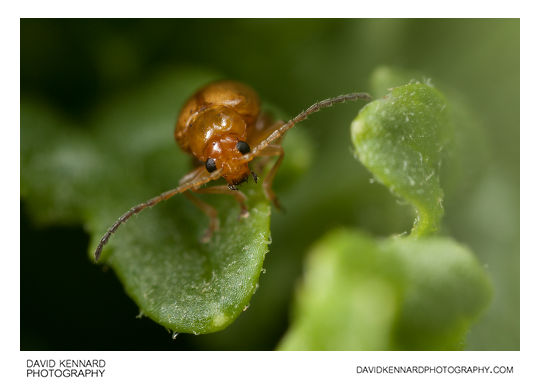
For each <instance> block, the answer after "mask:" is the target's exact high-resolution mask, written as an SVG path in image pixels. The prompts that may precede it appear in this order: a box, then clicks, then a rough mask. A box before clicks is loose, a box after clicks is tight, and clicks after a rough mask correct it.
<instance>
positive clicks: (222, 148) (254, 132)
mask: <svg viewBox="0 0 540 384" xmlns="http://www.w3.org/2000/svg"><path fill="white" fill-rule="evenodd" d="M359 99H361V100H370V99H371V97H370V96H369V95H368V94H367V93H349V94H346V95H341V96H336V97H333V98H330V99H326V100H322V101H320V102H318V103H315V104H313V105H312V106H311V107H309V108H308V109H306V110H305V111H303V112H301V113H300V114H299V115H297V116H296V117H295V118H293V119H291V120H289V121H288V122H287V123H284V122H282V121H277V122H273V121H272V120H271V119H270V118H269V117H268V116H267V115H266V114H264V113H261V111H260V103H259V97H258V96H257V93H256V92H255V91H254V90H253V89H252V88H250V87H249V86H247V85H245V84H241V83H238V82H235V81H217V82H213V83H210V84H208V85H206V86H205V87H203V88H202V89H200V90H199V91H197V92H196V93H195V94H194V95H193V96H192V97H191V98H190V99H189V100H188V101H187V102H186V103H185V105H184V107H183V108H182V110H181V111H180V114H179V116H178V122H177V124H176V129H175V132H174V137H175V139H176V142H177V143H178V145H179V146H180V148H182V149H183V150H184V151H186V152H188V153H190V154H191V155H192V156H193V157H194V158H195V159H197V160H198V161H199V162H200V163H202V164H203V165H201V166H199V167H197V168H195V169H194V170H193V171H191V172H190V173H188V174H187V175H185V176H184V177H183V178H182V179H181V180H180V182H179V185H178V187H176V188H174V189H171V190H169V191H166V192H163V193H162V194H160V195H158V196H156V197H153V198H152V199H150V200H148V201H146V202H144V203H141V204H139V205H136V206H134V207H132V208H131V209H130V210H128V211H127V212H126V213H124V214H123V215H122V216H120V217H119V218H118V220H116V221H115V222H114V224H113V225H112V226H111V227H110V228H109V229H108V230H107V232H106V233H105V235H103V237H102V238H101V240H100V242H99V244H98V246H97V248H96V251H95V253H94V256H95V259H96V261H97V260H98V259H99V256H100V255H101V251H102V250H103V247H104V246H105V244H106V243H107V242H108V241H109V238H110V237H111V235H112V234H113V233H114V232H116V230H117V229H118V227H119V226H120V225H121V224H122V223H124V222H126V221H127V220H128V219H129V218H130V217H131V216H133V215H134V214H136V213H138V212H140V211H142V210H143V209H145V208H148V207H152V206H154V205H156V204H158V203H159V202H161V201H163V200H166V199H168V198H170V197H172V196H174V195H176V194H178V193H183V192H188V193H187V194H186V196H187V197H188V198H189V199H190V200H191V201H193V202H194V203H195V204H196V205H197V206H198V207H199V208H200V209H201V210H202V211H203V212H204V213H205V214H206V215H207V216H208V217H209V218H210V225H209V227H208V230H207V231H206V233H205V235H204V236H203V238H202V239H201V241H203V242H206V241H208V240H210V238H211V236H212V234H213V232H214V231H216V230H217V229H218V227H219V220H218V215H217V212H216V210H215V209H214V208H213V207H212V206H210V205H209V204H207V203H205V202H203V201H202V200H200V199H199V198H197V197H196V196H195V195H194V194H192V193H191V192H195V193H222V194H228V195H231V196H233V197H234V198H235V199H236V200H237V201H238V203H239V204H240V207H241V214H240V215H241V217H247V216H248V210H247V207H246V205H245V201H246V196H245V195H244V194H243V193H242V192H241V191H239V190H238V188H237V185H238V184H240V183H242V182H244V181H246V180H247V179H248V177H249V175H250V173H251V174H252V175H253V179H254V180H255V182H256V181H257V175H256V174H255V173H254V172H253V171H251V170H250V168H249V164H250V162H251V161H252V160H253V159H254V158H255V157H271V156H279V157H278V159H277V161H276V162H275V163H274V165H273V166H272V168H271V169H270V170H269V171H268V173H267V174H266V176H265V179H264V181H263V190H264V193H265V195H266V197H267V198H268V199H269V200H270V201H272V202H273V203H274V205H276V206H277V207H278V208H279V203H278V201H277V198H276V196H275V194H274V192H273V191H272V181H273V179H274V176H275V174H276V172H277V170H278V168H279V166H280V164H281V162H282V160H283V156H284V152H283V148H282V147H281V145H280V144H279V143H278V141H279V140H278V139H279V138H281V137H282V136H283V135H284V134H285V132H287V131H288V130H289V129H290V128H292V127H293V126H294V125H296V124H297V123H299V122H301V121H303V120H305V119H306V118H307V117H308V116H309V115H311V114H312V113H315V112H317V111H319V110H320V109H322V108H326V107H330V106H332V105H334V104H335V103H341V102H345V101H353V100H359ZM220 177H223V178H224V179H225V180H226V182H227V185H219V186H211V187H207V188H201V186H202V185H204V184H206V183H208V182H210V181H212V180H217V179H219V178H220Z"/></svg>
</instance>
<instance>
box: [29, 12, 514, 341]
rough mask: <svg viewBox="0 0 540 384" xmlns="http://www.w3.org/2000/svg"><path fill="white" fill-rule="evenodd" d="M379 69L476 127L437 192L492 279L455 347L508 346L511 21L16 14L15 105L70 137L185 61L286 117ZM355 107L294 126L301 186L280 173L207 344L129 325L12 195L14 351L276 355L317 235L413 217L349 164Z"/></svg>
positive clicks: (131, 319)
mask: <svg viewBox="0 0 540 384" xmlns="http://www.w3.org/2000/svg"><path fill="white" fill-rule="evenodd" d="M381 65H390V66H396V67H401V68H405V69H411V70H416V71H419V72H421V73H424V74H426V75H427V76H429V77H430V78H432V79H433V82H434V83H435V85H436V86H439V85H440V86H441V88H442V89H443V90H445V91H447V92H450V93H452V94H454V93H455V94H457V95H459V97H460V99H461V102H462V103H464V104H466V105H467V106H468V107H469V109H470V110H471V111H472V112H473V113H474V114H475V118H476V119H477V120H478V122H479V124H480V125H481V127H483V131H482V132H480V133H475V134H476V138H477V139H478V137H480V140H481V144H482V145H481V146H478V147H475V146H471V148H470V153H467V154H464V155H465V156H468V157H470V159H473V161H474V159H476V158H477V159H478V164H479V169H478V170H477V173H476V174H475V175H474V177H473V178H467V179H466V180H468V181H467V185H459V188H457V191H453V192H452V193H450V194H449V195H448V196H447V200H446V209H447V213H446V217H445V219H444V222H443V227H444V230H443V232H444V233H446V234H449V235H450V236H452V237H454V238H455V239H456V240H458V241H460V242H462V243H464V244H466V245H468V246H469V247H470V248H471V249H472V250H473V251H474V252H475V253H476V255H477V257H478V258H479V259H480V261H481V263H482V264H483V265H484V267H485V268H486V270H487V272H488V273H489V275H490V277H491V279H492V281H493V285H494V298H493V302H492V304H491V306H490V308H489V309H488V311H486V313H485V314H484V315H483V316H482V317H481V319H480V320H479V321H478V323H477V324H476V325H475V326H474V327H473V328H472V329H471V331H470V333H469V335H468V337H467V344H466V348H467V349H473V350H508V349H509V350H514V349H519V20H419V19H415V20H381V19H379V20H196V19H195V20H39V19H34V20H30V19H24V20H21V99H22V100H33V101H36V100H37V101H38V102H39V103H41V104H43V105H46V106H47V108H50V109H51V110H54V111H56V113H58V114H59V115H60V116H62V117H63V118H66V119H68V120H70V121H72V122H73V123H74V124H73V126H74V127H78V129H85V127H86V126H88V124H89V122H91V121H93V119H94V118H95V112H96V110H98V108H100V107H102V106H103V105H106V104H107V102H108V101H109V100H113V99H118V98H122V97H123V96H125V95H129V94H130V93H131V92H133V91H135V90H137V89H141V88H143V87H144V86H146V85H148V84H153V83H156V82H159V81H162V82H165V81H167V76H168V75H167V74H168V73H171V72H173V71H175V70H176V69H177V68H181V67H186V66H188V67H197V68H204V69H209V70H213V71H216V72H218V73H221V74H222V75H223V76H224V77H228V78H232V79H236V80H240V81H243V82H245V83H247V84H250V85H251V86H252V87H253V88H255V89H256V90H257V91H258V92H259V94H260V96H261V98H262V99H263V100H264V101H265V102H269V103H271V104H273V105H276V106H278V107H279V108H281V109H282V110H283V111H284V112H285V113H286V114H287V115H290V116H292V115H294V114H296V113H297V112H299V111H301V110H302V109H304V108H305V107H307V106H308V105H310V104H311V103H312V102H314V101H316V100H319V99H323V98H326V97H329V96H334V95H337V94H341V93H345V92H350V91H369V90H370V89H369V88H370V81H369V78H370V75H371V73H372V72H373V70H375V69H376V68H377V67H379V66H381ZM183 101H184V100H178V108H180V107H181V104H182V102H183ZM358 109H359V106H358V105H351V104H349V105H343V106H339V107H336V108H333V109H332V110H329V111H326V112H321V113H320V114H318V115H316V116H313V117H312V118H311V119H310V120H309V122H308V123H306V124H305V126H306V132H309V138H310V140H311V145H312V148H313V158H312V162H311V164H310V166H309V167H308V169H307V170H306V172H305V173H303V174H301V175H298V177H297V178H290V177H289V178H282V180H281V181H280V180H279V175H278V177H277V181H276V182H277V183H278V187H279V188H278V191H280V199H281V201H282V202H283V204H284V205H285V206H286V207H287V208H288V210H287V213H286V214H281V213H279V212H274V214H273V215H272V240H273V243H272V245H271V246H270V253H269V254H268V255H267V258H266V260H265V268H266V273H265V274H263V275H261V278H260V282H259V284H260V288H259V290H258V291H257V293H256V294H255V295H254V297H253V299H252V301H251V305H250V309H249V310H248V311H246V312H245V313H244V314H242V315H241V316H240V317H239V318H238V319H237V321H236V322H235V323H234V324H233V325H232V326H231V327H229V328H228V329H227V330H225V331H223V332H219V333H216V334H210V335H202V336H192V335H180V336H178V337H177V338H176V340H172V338H171V337H170V336H168V335H167V333H166V331H165V329H164V328H162V327H161V326H159V325H157V324H155V323H153V322H152V321H150V320H148V319H146V318H142V319H137V318H135V316H136V315H137V314H138V309H137V307H136V305H135V304H134V303H133V302H132V301H131V300H130V299H129V298H128V297H127V296H126V295H125V294H124V292H123V289H122V286H121V285H120V283H119V282H118V281H117V279H116V277H115V276H114V274H113V273H112V272H111V271H108V272H105V273H104V272H103V270H102V269H101V268H100V267H96V266H94V265H92V264H91V262H90V260H89V258H88V255H87V247H88V235H87V234H86V233H85V231H84V230H83V229H82V227H80V226H56V227H43V226H38V225H36V224H34V223H33V222H32V220H31V218H30V217H29V216H28V213H27V211H26V208H25V202H24V201H22V202H21V349H23V350H40V349H45V350H55V349H59V350H62V349H73V350H84V349H88V350H94V349H95V350H102V349H114V350H122V349H226V350H231V349H257V350H259V349H274V348H275V346H276V345H277V343H278V342H279V340H280V338H281V336H282V335H283V333H284V332H285V331H286V329H287V327H288V321H289V309H290V305H291V300H292V297H293V292H294V287H295V284H296V282H297V280H298V278H299V277H300V276H301V274H302V262H303V257H304V256H305V254H306V252H307V250H308V249H309V248H310V246H311V245H312V244H313V242H314V241H316V240H317V239H319V238H320V237H321V236H322V235H323V234H325V233H326V232H327V231H328V230H330V229H332V228H335V227H340V226H351V227H359V228H362V229H363V230H365V231H366V232H368V233H371V234H373V235H376V236H379V235H380V236H388V235H391V234H395V233H402V232H403V231H405V230H407V229H409V228H410V224H411V220H412V215H411V212H410V211H409V209H408V208H407V207H405V206H403V205H400V204H398V203H397V202H396V199H395V198H394V197H392V196H391V195H390V193H389V192H388V191H387V190H386V189H385V188H384V187H383V186H381V185H379V184H377V183H372V182H371V181H370V179H371V176H370V175H369V173H368V172H367V171H365V170H364V168H363V167H362V166H361V164H360V163H358V162H357V161H356V160H355V159H354V158H353V156H352V150H351V144H350V139H349V124H350V121H351V120H352V119H353V118H354V117H355V115H356V113H357V111H358ZM173 125H174V122H171V141H172V140H173V138H172V129H173ZM308 127H309V129H308ZM74 129H77V128H74ZM21 144H22V145H24V143H21ZM477 152H478V153H477ZM486 153H487V155H486ZM179 156H183V155H182V154H181V153H180V151H179ZM486 158H487V159H488V160H487V161H486V160H485V159H486ZM21 172H24V169H22V170H21ZM181 176H182V175H178V178H180V177H181Z"/></svg>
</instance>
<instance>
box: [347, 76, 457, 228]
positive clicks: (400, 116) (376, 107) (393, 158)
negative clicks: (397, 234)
mask: <svg viewBox="0 0 540 384" xmlns="http://www.w3.org/2000/svg"><path fill="white" fill-rule="evenodd" d="M351 136H352V141H353V144H354V148H355V152H356V155H357V156H358V158H359V159H360V161H361V162H362V163H363V164H364V165H365V166H366V168H368V169H369V170H370V171H371V172H372V173H373V175H374V176H375V178H376V179H377V180H378V181H380V182H381V183H382V184H384V185H385V186H387V187H388V188H389V189H390V190H391V191H392V192H393V193H394V194H396V195H397V196H399V197H400V198H403V199H404V200H406V201H407V202H409V203H410V204H412V205H413V206H414V208H415V209H416V213H417V215H416V220H415V225H414V227H413V229H412V235H414V236H420V235H424V234H429V233H433V232H436V231H437V230H438V228H439V225H440V220H441V218H442V215H443V212H444V210H443V191H442V189H441V186H440V181H439V177H440V168H441V162H442V158H443V150H444V149H445V145H446V144H447V143H448V141H449V138H450V137H451V131H450V122H449V118H448V111H447V102H446V99H445V98H444V96H443V95H442V94H441V93H440V92H439V91H437V90H436V89H435V88H433V87H431V86H429V85H426V84H423V83H413V84H407V85H404V86H400V87H397V88H394V89H392V90H391V92H390V93H389V94H387V95H386V96H384V97H383V98H381V99H378V100H375V101H373V102H371V103H369V104H368V105H366V106H365V107H364V108H363V109H362V110H361V111H360V113H359V114H358V116H357V117H356V118H355V120H354V121H353V123H352V125H351Z"/></svg>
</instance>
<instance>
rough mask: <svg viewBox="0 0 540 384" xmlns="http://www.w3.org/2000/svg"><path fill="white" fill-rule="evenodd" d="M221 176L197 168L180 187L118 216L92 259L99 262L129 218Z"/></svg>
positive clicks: (217, 172) (184, 179)
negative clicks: (109, 243) (110, 239)
mask: <svg viewBox="0 0 540 384" xmlns="http://www.w3.org/2000/svg"><path fill="white" fill-rule="evenodd" d="M220 176H221V170H217V171H215V172H213V173H211V174H208V172H207V171H206V168H205V167H204V166H202V167H199V168H197V169H195V170H194V171H192V172H190V173H188V174H187V175H186V176H184V177H183V178H182V179H181V180H180V185H178V187H176V188H174V189H171V190H169V191H165V192H163V193H161V194H160V195H158V196H155V197H153V198H151V199H150V200H147V201H145V202H144V203H141V204H138V205H136V206H134V207H132V208H130V209H129V210H128V211H127V212H126V213H124V214H123V215H122V216H120V217H119V218H118V219H117V220H116V221H115V222H114V224H113V225H111V227H110V228H109V229H108V230H107V232H106V233H105V234H104V235H103V237H102V238H101V240H99V244H98V246H97V248H96V250H95V252H94V259H95V261H98V260H99V257H100V256H101V251H102V250H103V247H104V246H105V244H107V242H108V241H109V238H110V237H111V236H112V234H113V233H115V232H116V230H117V229H118V227H119V226H120V225H121V224H122V223H125V222H126V221H128V220H129V218H130V217H131V216H133V215H135V214H137V213H139V212H140V211H142V210H143V209H145V208H150V207H153V206H154V205H156V204H158V203H160V202H162V201H164V200H167V199H169V198H171V197H173V196H174V195H177V194H179V193H183V192H185V191H187V190H188V189H196V188H197V187H199V186H200V185H203V184H206V183H208V182H209V181H211V180H216V179H218V178H219V177H220Z"/></svg>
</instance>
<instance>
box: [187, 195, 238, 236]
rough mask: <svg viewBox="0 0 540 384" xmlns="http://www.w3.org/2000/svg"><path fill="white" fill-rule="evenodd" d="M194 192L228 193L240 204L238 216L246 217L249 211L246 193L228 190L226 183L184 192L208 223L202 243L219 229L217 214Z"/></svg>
mask: <svg viewBox="0 0 540 384" xmlns="http://www.w3.org/2000/svg"><path fill="white" fill-rule="evenodd" d="M195 193H212V194H218V193H220V194H225V195H230V196H232V197H234V198H235V199H236V201H237V202H238V204H240V218H246V217H248V216H249V211H248V209H247V206H246V200H247V198H246V195H244V194H243V193H242V192H240V191H238V190H230V189H229V187H228V186H227V185H216V186H212V187H208V188H202V189H194V190H191V191H188V192H187V193H186V197H187V198H188V199H189V200H191V202H193V204H195V205H196V206H197V207H198V208H199V209H200V210H201V211H203V212H204V214H205V215H206V216H208V219H209V220H210V223H209V225H208V228H207V230H206V232H205V233H204V235H203V237H202V238H201V242H202V243H208V242H209V241H210V239H211V238H212V235H213V234H214V232H216V231H219V216H218V212H217V210H216V209H215V208H214V207H212V206H211V205H210V204H208V203H205V202H204V201H202V200H201V199H199V198H198V197H197V196H195Z"/></svg>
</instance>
